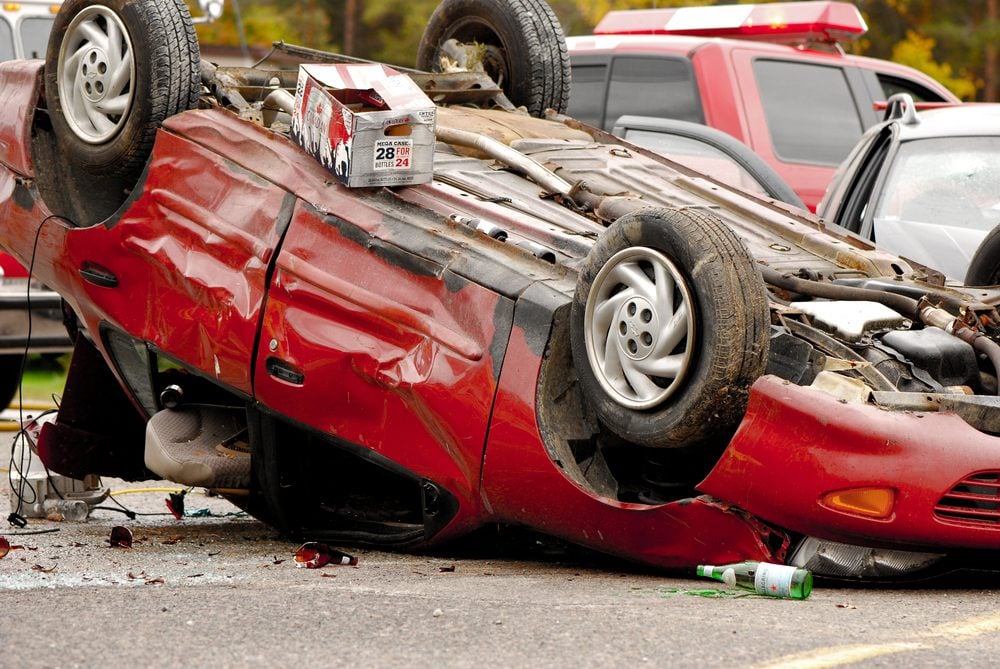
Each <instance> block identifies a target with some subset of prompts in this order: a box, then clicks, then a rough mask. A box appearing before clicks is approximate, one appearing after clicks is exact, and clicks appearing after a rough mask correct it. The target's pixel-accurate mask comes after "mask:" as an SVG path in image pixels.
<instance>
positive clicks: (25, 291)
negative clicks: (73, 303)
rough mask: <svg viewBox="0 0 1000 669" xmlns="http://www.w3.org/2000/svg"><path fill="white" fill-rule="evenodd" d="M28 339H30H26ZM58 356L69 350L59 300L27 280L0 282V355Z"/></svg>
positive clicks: (69, 343) (67, 336) (5, 280)
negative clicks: (32, 354)
mask: <svg viewBox="0 0 1000 669" xmlns="http://www.w3.org/2000/svg"><path fill="white" fill-rule="evenodd" d="M29 335H30V338H29ZM26 348H27V350H28V351H29V352H32V353H62V352H65V351H69V350H71V349H72V345H71V342H70V340H69V335H68V334H67V333H66V327H65V325H64V324H63V310H62V300H61V298H60V297H59V295H58V294H57V293H55V292H53V291H51V290H48V289H46V288H43V287H40V286H39V285H38V284H35V283H32V284H31V285H30V291H29V283H28V280H27V279H9V278H8V279H2V280H0V355H11V354H23V353H24V351H25V349H26Z"/></svg>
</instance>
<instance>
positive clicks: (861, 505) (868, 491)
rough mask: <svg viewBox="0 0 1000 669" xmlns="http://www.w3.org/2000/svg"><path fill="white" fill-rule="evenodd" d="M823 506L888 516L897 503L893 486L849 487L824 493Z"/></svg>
mask: <svg viewBox="0 0 1000 669" xmlns="http://www.w3.org/2000/svg"><path fill="white" fill-rule="evenodd" d="M820 503H821V504H822V505H823V506H825V507H828V508H831V509H834V510H836V511H843V512H844V513H851V514H854V515H856V516H865V517H866V518H888V517H889V516H891V515H892V509H893V507H894V506H895V504H896V493H895V491H893V489H892V488H848V489H846V490H835V491H834V492H828V493H827V494H825V495H823V499H822V500H821V502H820Z"/></svg>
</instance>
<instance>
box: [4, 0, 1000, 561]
mask: <svg viewBox="0 0 1000 669" xmlns="http://www.w3.org/2000/svg"><path fill="white" fill-rule="evenodd" d="M282 48H284V49H285V50H286V51H288V52H290V53H292V54H294V55H297V56H298V57H299V58H300V59H301V60H302V61H303V62H306V61H308V62H311V63H314V64H319V65H321V66H322V67H319V69H316V68H315V67H313V66H311V67H312V72H313V73H314V74H315V73H317V72H326V73H328V74H329V75H330V76H331V77H333V76H334V74H335V75H336V76H339V77H342V78H343V79H344V80H345V81H346V80H347V79H350V80H351V81H353V82H358V81H361V80H365V77H374V79H370V81H373V82H374V81H376V80H378V78H379V76H391V74H392V73H391V72H389V73H388V74H387V72H386V70H385V69H384V68H382V66H380V65H376V66H373V65H365V64H356V63H355V64H349V65H345V64H343V59H340V58H338V57H337V56H336V55H333V54H326V53H320V52H313V51H309V50H306V49H301V48H293V47H288V46H282ZM474 56H476V57H478V60H476V58H475V57H474ZM324 63H325V64H326V65H325V66H324V65H323V64H324ZM338 63H340V64H338ZM418 63H419V64H420V65H421V71H416V70H415V71H413V72H408V73H407V74H408V77H407V81H408V82H412V84H414V85H416V86H419V87H420V89H422V91H423V92H424V93H425V94H426V96H427V98H428V99H429V100H432V101H433V102H434V105H433V107H434V117H433V119H432V121H431V122H432V127H433V132H434V134H435V136H436V142H432V143H431V145H430V150H431V151H432V152H433V153H432V163H433V170H432V174H428V175H427V178H426V179H425V180H424V181H423V182H420V179H413V180H412V181H413V183H411V184H410V185H375V186H365V187H355V188H349V187H347V186H344V185H343V184H342V183H341V176H342V174H341V172H342V171H343V170H349V169H350V166H351V165H352V164H353V165H355V166H360V167H359V169H368V168H372V169H376V170H377V169H379V168H378V166H379V165H380V164H381V163H379V160H380V158H379V157H378V149H379V148H380V147H381V148H383V149H385V148H386V147H390V146H391V147H396V148H398V147H406V148H409V149H413V150H417V149H419V148H420V147H419V146H418V144H419V142H418V141H417V140H416V139H415V137H416V134H407V133H408V132H410V131H409V130H406V129H402V128H400V127H399V126H403V125H407V124H409V123H416V121H415V120H414V119H412V118H407V117H405V114H404V116H402V117H399V118H395V120H392V121H391V122H390V123H388V124H386V125H382V126H379V130H378V132H377V133H376V139H375V140H374V141H375V143H374V145H373V146H374V150H375V154H374V155H369V156H368V157H365V154H364V151H363V149H362V146H361V144H360V143H357V144H352V145H351V146H343V147H339V148H338V147H331V146H327V147H325V148H326V149H328V150H329V156H330V160H331V163H335V164H331V166H330V168H329V169H328V168H327V167H326V166H324V165H323V164H321V161H320V160H317V159H316V158H314V157H313V156H311V155H309V154H308V153H307V152H306V150H305V149H304V148H303V147H302V146H300V143H299V142H298V141H296V139H299V140H300V141H301V140H302V139H303V138H306V139H308V142H306V143H307V144H308V143H312V144H314V145H316V143H317V142H319V143H320V145H321V143H322V137H319V138H318V139H317V136H315V135H314V134H312V131H313V130H315V129H316V128H320V129H322V125H323V124H326V123H332V122H334V121H333V119H335V118H341V116H342V117H343V118H344V119H346V118H347V115H346V114H342V115H341V116H337V114H339V113H340V112H339V111H338V112H336V113H335V114H333V115H331V113H330V109H329V108H327V107H322V106H320V105H315V104H314V105H313V106H312V107H310V108H309V109H308V110H305V106H304V105H302V99H301V95H300V98H299V99H297V98H296V96H295V93H296V89H297V88H301V86H300V85H299V83H300V75H301V72H300V71H299V70H295V69H293V70H289V69H281V68H279V67H270V66H268V65H266V64H264V65H260V66H258V67H255V68H219V67H215V66H213V65H211V64H209V63H202V62H201V61H200V58H199V56H198V46H197V40H196V39H195V36H194V33H193V30H192V28H191V22H190V17H189V16H188V14H187V10H186V8H185V6H184V3H183V2H182V1H181V0H176V2H159V1H154V0H104V1H103V2H101V3H97V2H91V1H88V0H70V1H69V2H66V3H65V4H64V6H63V9H62V11H61V13H60V14H59V16H58V17H57V20H56V25H55V28H54V30H53V33H52V38H51V41H50V44H49V49H48V54H47V58H46V60H45V62H42V61H13V62H11V63H4V64H2V65H0V98H2V101H3V105H4V108H5V109H6V110H7V113H6V114H5V115H4V116H3V117H2V118H0V163H2V164H0V217H2V220H3V222H4V223H3V227H2V229H0V241H2V243H3V245H4V246H5V247H7V248H8V249H9V250H10V251H11V252H12V253H13V254H14V255H15V256H17V257H18V258H19V259H20V260H21V261H22V262H23V263H25V265H29V264H30V265H31V266H33V267H34V270H35V273H36V275H37V277H38V278H39V279H40V280H41V281H43V282H44V283H45V284H46V285H49V286H51V287H53V288H54V289H55V290H57V291H58V292H59V293H60V294H61V295H62V296H63V298H64V300H65V303H66V305H67V311H68V314H69V316H70V319H69V320H70V321H71V325H72V327H71V329H72V334H73V335H74V337H75V341H76V350H75V353H74V356H73V362H72V366H71V369H70V374H69V378H68V381H67V386H66V390H65V395H64V397H63V400H62V403H61V405H60V409H59V413H58V418H57V420H56V421H54V422H53V423H51V424H48V425H46V426H45V428H44V429H43V431H42V434H41V438H40V441H39V451H40V454H41V456H42V458H43V460H44V461H45V462H46V464H47V465H48V467H49V468H51V469H52V470H54V471H57V472H60V473H62V474H65V475H67V476H81V477H82V476H83V475H85V474H101V475H113V476H118V477H122V478H128V479H143V478H167V479H171V480H173V481H176V482H178V483H181V484H184V485H192V486H204V487H207V488H212V489H216V490H218V491H219V492H221V493H222V494H224V495H226V496H227V497H229V498H230V499H232V500H233V501H234V502H236V503H237V504H239V505H241V506H242V507H244V508H246V509H247V510H248V511H250V512H251V513H253V514H254V515H256V516H258V517H260V518H262V519H263V520H265V521H267V522H269V523H272V524H274V525H275V526H276V527H278V528H281V529H282V530H284V531H286V532H288V533H289V534H292V535H302V536H308V537H311V538H315V539H323V540H327V541H338V542H342V543H345V544H346V543H353V544H365V545H374V546H380V547H394V548H399V549H406V548H414V549H415V548H424V547H429V546H433V545H438V544H441V543H443V542H446V541H448V540H450V539H454V538H456V537H459V536H461V535H463V534H466V533H469V532H470V531H472V530H474V529H476V528H478V527H481V526H484V525H486V524H491V523H500V524H515V525H524V526H527V527H529V528H532V529H534V530H538V531H540V532H544V533H548V534H551V535H554V536H558V537H561V538H563V539H566V540H569V541H571V542H574V543H577V544H581V545H585V546H588V547H591V548H594V549H597V550H599V551H603V552H606V553H610V554H614V555H619V556H623V557H625V558H628V559H631V560H635V561H638V562H642V563H646V564H650V565H656V566H660V567H664V568H670V569H683V568H689V567H691V566H693V565H695V564H697V563H712V564H723V563H726V562H732V561H736V560H742V559H760V560H768V561H772V562H785V563H790V564H796V565H801V566H807V567H809V568H811V569H813V570H814V571H816V572H817V573H819V574H827V575H832V576H843V577H852V578H854V577H867V578H893V577H901V576H905V575H908V574H913V573H918V572H922V571H924V570H927V569H940V568H942V567H945V566H950V565H956V564H958V565H973V566H990V565H993V562H994V561H995V557H996V551H997V549H998V548H1000V439H998V437H997V436H996V435H997V434H998V433H1000V400H998V398H997V390H998V388H997V373H998V371H997V370H998V366H1000V347H998V344H997V339H998V336H1000V329H998V326H1000V315H998V314H997V311H996V309H995V305H996V303H997V301H998V300H1000V291H998V290H997V289H995V288H988V287H984V288H965V287H947V286H945V285H944V282H943V279H942V277H941V275H940V274H939V273H937V272H935V271H933V270H932V269H930V268H926V267H921V266H918V265H916V264H913V263H908V262H907V261H905V260H904V259H901V258H898V257H895V256H892V255H889V254H886V253H883V252H880V251H878V250H876V249H874V248H873V247H872V246H871V245H870V244H869V243H868V242H866V241H865V240H862V239H860V238H858V237H855V236H853V235H850V234H847V233H843V234H839V233H835V232H831V231H830V230H829V229H827V228H826V227H825V226H824V225H822V224H821V223H820V222H819V221H818V220H817V219H815V218H814V217H813V216H811V215H810V214H809V213H808V212H804V211H801V210H798V209H795V208H793V207H790V206H788V205H785V204H783V203H780V202H778V201H775V200H771V199H767V198H764V197H763V196H754V195H749V194H746V193H743V192H739V191H737V190H734V189H732V188H730V187H728V186H725V185H723V184H722V183H720V182H717V181H715V180H713V179H712V177H711V175H703V174H699V173H696V172H693V171H691V170H689V169H686V168H684V167H682V166H681V165H679V164H677V163H674V162H672V161H670V160H669V159H666V158H663V157H661V156H658V155H655V154H652V153H650V152H648V151H645V150H643V149H641V148H638V147H636V146H633V145H631V144H628V143H627V142H624V141H623V140H619V139H617V138H615V137H613V136H611V135H608V134H607V133H605V132H603V131H600V130H597V129H594V128H591V127H588V126H586V125H584V124H581V123H578V122H575V121H573V120H572V119H570V118H567V117H565V116H563V115H562V114H561V110H562V109H564V108H565V106H566V100H567V98H568V93H569V89H568V86H569V81H568V71H569V63H568V59H567V56H566V49H565V45H564V42H563V37H562V32H561V29H560V28H559V24H558V21H557V20H556V18H555V16H554V14H553V13H552V12H551V10H550V9H549V8H548V6H547V5H546V4H545V3H544V1H543V0H513V1H510V2H507V1H504V2H501V1H499V0H475V1H470V0H462V1H461V2H457V1H455V0H445V2H443V3H442V4H441V5H440V6H439V8H438V10H437V11H436V12H435V14H434V15H433V16H432V17H431V19H430V22H429V25H428V32H427V34H426V35H425V39H424V42H423V44H422V45H421V53H420V56H419V58H418ZM460 66H461V67H460ZM324 67H325V68H327V69H324ZM359 68H369V69H368V70H362V69H359ZM372 68H375V69H377V70H378V72H381V73H382V75H377V74H373V72H374V71H375V70H374V69H372ZM309 69H310V68H304V69H303V71H308V70H309ZM440 70H447V71H448V72H440ZM493 81H500V82H501V83H502V84H503V87H502V88H501V87H498V86H496V85H495V84H494V83H493ZM378 85H381V84H376V83H373V84H372V86H371V88H363V87H362V89H360V94H359V95H358V96H354V97H352V96H344V95H341V94H340V93H337V92H336V91H335V90H334V89H335V88H336V87H335V86H333V85H328V86H327V88H328V89H329V90H330V91H331V96H332V98H333V99H337V103H336V105H334V107H333V108H334V109H336V110H339V109H340V107H341V106H343V107H345V108H348V107H349V108H350V109H349V111H351V113H352V114H359V113H364V111H365V110H366V109H369V110H370V109H375V110H378V109H381V108H380V107H379V104H380V103H382V104H383V105H384V104H385V103H386V100H387V97H386V96H384V95H381V94H379V93H378V90H379V89H378ZM397 85H401V84H399V82H395V83H393V84H392V87H396V86H397ZM407 85H409V84H407ZM393 90H398V89H397V88H393ZM299 93H300V94H301V93H302V91H301V90H299ZM338 95H340V98H341V99H338V98H337V96H338ZM297 102H298V106H297ZM331 104H332V103H331ZM515 105H517V106H515ZM306 112H308V114H306ZM307 115H311V116H310V119H311V120H307V119H306V116H307ZM539 117H545V118H539ZM317 119H319V121H317ZM421 122H422V123H425V124H426V123H427V122H428V119H427V118H423V119H422V121H421ZM305 123H311V124H312V125H311V126H309V127H310V128H312V129H311V130H309V132H306V131H305V130H303V128H304V127H306V126H303V125H301V124H305ZM317 123H318V124H319V125H317ZM413 132H414V133H415V132H416V131H413ZM407 142H409V143H407ZM307 148H315V146H313V147H307ZM321 149H322V147H321ZM399 155H407V156H409V155H410V154H409V153H408V152H401V153H400V154H399ZM381 156H382V158H381V159H384V158H385V156H386V152H385V151H382V153H381ZM411 176H412V175H411ZM407 178H409V177H407Z"/></svg>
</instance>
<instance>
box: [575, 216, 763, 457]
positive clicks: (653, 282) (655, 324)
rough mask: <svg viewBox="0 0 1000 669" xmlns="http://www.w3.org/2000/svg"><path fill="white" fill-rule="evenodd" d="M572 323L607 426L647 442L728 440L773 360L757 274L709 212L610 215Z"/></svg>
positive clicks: (592, 395)
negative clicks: (752, 387) (613, 219)
mask: <svg viewBox="0 0 1000 669" xmlns="http://www.w3.org/2000/svg"><path fill="white" fill-rule="evenodd" d="M570 323H571V337H572V348H573V363H574V366H575V368H576V370H577V373H578V375H579V378H580V383H581V387H582V388H583V391H584V393H585V394H586V396H587V398H588V399H589V400H590V402H591V404H592V405H593V406H594V408H595V410H596V412H597V415H598V417H599V418H600V420H601V422H602V423H603V424H604V425H605V426H606V427H607V428H608V429H609V430H610V431H611V432H613V433H615V434H617V435H618V436H620V437H621V438H623V439H625V440H626V441H629V442H631V443H635V444H640V445H644V446H657V447H687V446H695V445H699V444H701V443H704V442H706V441H709V440H712V439H715V438H718V437H722V436H724V435H726V436H727V435H728V434H730V433H731V431H732V429H733V428H734V426H735V425H736V424H737V423H738V421H739V419H740V418H741V417H742V415H743V412H744V410H745V409H746V402H747V397H748V395H749V389H750V385H751V384H752V383H753V382H754V381H755V380H756V379H757V377H759V376H760V375H761V374H763V372H764V369H765V367H766V365H767V351H768V327H769V313H768V309H767V300H766V293H765V289H764V284H763V282H762V281H761V279H760V274H759V273H758V272H757V269H756V267H755V265H754V262H753V260H752V258H751V257H750V255H749V253H748V252H747V250H746V247H745V246H744V245H743V244H742V242H740V240H739V239H738V238H737V237H736V236H735V235H734V234H733V233H732V232H731V231H730V230H729V228H727V227H726V226H725V224H723V223H722V222H721V221H719V220H718V219H717V218H715V217H713V216H711V215H709V214H706V213H702V212H681V211H676V210H671V209H648V210H642V211H639V212H636V213H634V214H630V215H628V216H625V217H623V218H621V219H619V220H618V221H617V222H615V223H614V224H613V225H612V226H611V227H610V228H608V229H607V230H606V231H605V232H604V234H603V235H602V236H601V238H600V239H599V240H598V242H597V244H596V245H595V246H594V248H593V249H592V250H591V252H590V254H589V255H588V256H587V258H586V260H585V263H584V266H583V268H582V271H581V273H580V278H579V280H578V283H577V289H576V295H575V297H574V301H573V305H572V313H571V320H570Z"/></svg>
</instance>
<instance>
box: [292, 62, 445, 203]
mask: <svg viewBox="0 0 1000 669" xmlns="http://www.w3.org/2000/svg"><path fill="white" fill-rule="evenodd" d="M436 119H437V108H436V107H435V106H434V103H433V102H431V100H430V98H428V97H427V96H426V95H425V94H424V92H423V91H422V90H420V88H419V87H418V86H417V85H416V84H415V83H413V80H412V79H410V78H409V77H408V76H406V75H404V74H401V73H400V72H397V71H396V70H394V69H392V68H390V67H386V66H385V65H378V64H371V65H368V64H365V65H301V66H299V78H298V83H297V85H296V87H295V108H294V110H293V111H292V137H293V138H294V139H295V141H296V142H298V143H299V145H300V146H302V148H303V149H305V150H306V151H307V152H308V153H309V154H310V155H311V156H313V157H314V158H315V159H316V160H318V161H319V162H320V164H321V165H323V166H324V167H325V168H327V169H328V170H329V171H330V172H332V173H333V174H334V176H336V177H337V179H338V180H340V182H341V183H343V184H344V185H346V186H349V187H352V188H357V187H373V186H406V185H411V184H419V183H427V182H429V181H430V180H431V179H432V178H433V176H434V141H435V140H434V124H435V121H436Z"/></svg>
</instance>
